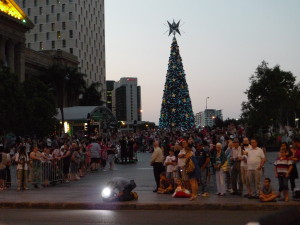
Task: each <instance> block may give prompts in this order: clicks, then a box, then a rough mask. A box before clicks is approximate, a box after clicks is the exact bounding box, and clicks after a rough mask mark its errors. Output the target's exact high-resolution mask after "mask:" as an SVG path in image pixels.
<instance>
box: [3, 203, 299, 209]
mask: <svg viewBox="0 0 300 225" xmlns="http://www.w3.org/2000/svg"><path fill="white" fill-rule="evenodd" d="M291 206H293V207H297V208H298V210H300V205H299V204H297V203H295V204H293V203H290V204H278V203H258V204H240V205H237V204H233V203H223V204H209V203H206V204H197V203H190V204H179V203H175V204H174V203H172V204H170V203H135V202H130V203H122V202H117V203H116V202H113V203H81V202H69V203H57V202H53V203H51V202H1V203H0V208H6V209H17V208H18V209H77V210H79V209H81V210H228V211H232V210H234V211H237V210H243V211H260V210H263V211H275V210H282V209H286V208H287V207H291Z"/></svg>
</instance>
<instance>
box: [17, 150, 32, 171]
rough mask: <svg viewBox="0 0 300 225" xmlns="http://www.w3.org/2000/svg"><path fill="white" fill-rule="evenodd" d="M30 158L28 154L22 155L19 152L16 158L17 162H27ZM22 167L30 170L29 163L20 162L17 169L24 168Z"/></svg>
mask: <svg viewBox="0 0 300 225" xmlns="http://www.w3.org/2000/svg"><path fill="white" fill-rule="evenodd" d="M28 160H29V157H28V155H27V154H26V156H24V155H22V156H21V157H20V154H19V153H17V154H16V158H15V161H16V162H17V161H24V162H25V161H28ZM22 169H24V170H28V164H27V163H25V164H24V165H22V164H21V163H18V165H17V170H22Z"/></svg>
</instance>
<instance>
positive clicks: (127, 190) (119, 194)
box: [102, 177, 138, 202]
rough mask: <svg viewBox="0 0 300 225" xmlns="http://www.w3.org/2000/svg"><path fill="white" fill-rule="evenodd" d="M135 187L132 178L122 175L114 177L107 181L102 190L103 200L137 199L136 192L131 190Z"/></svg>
mask: <svg viewBox="0 0 300 225" xmlns="http://www.w3.org/2000/svg"><path fill="white" fill-rule="evenodd" d="M135 187H136V184H135V182H134V180H129V179H126V178H123V177H115V178H113V179H112V180H110V181H108V182H107V185H106V187H105V188H104V189H103V191H102V197H103V200H104V201H110V202H112V201H120V202H123V201H132V200H137V199H138V194H137V193H136V192H132V190H133V189H134V188H135Z"/></svg>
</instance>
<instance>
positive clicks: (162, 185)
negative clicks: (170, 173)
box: [157, 172, 173, 194]
mask: <svg viewBox="0 0 300 225" xmlns="http://www.w3.org/2000/svg"><path fill="white" fill-rule="evenodd" d="M157 193H159V194H171V193H173V184H172V181H171V179H168V178H167V175H166V173H165V172H162V173H161V174H160V180H159V188H158V190H157Z"/></svg>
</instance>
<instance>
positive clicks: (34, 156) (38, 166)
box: [29, 146, 42, 188]
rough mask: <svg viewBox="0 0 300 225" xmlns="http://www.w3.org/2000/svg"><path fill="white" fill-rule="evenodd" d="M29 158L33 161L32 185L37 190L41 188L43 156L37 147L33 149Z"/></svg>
mask: <svg viewBox="0 0 300 225" xmlns="http://www.w3.org/2000/svg"><path fill="white" fill-rule="evenodd" d="M29 157H30V160H31V161H32V185H33V186H34V187H35V188H40V185H41V180H42V163H41V158H42V154H41V153H40V151H39V149H38V147H37V146H35V147H33V151H32V152H31V153H30V156H29Z"/></svg>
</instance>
